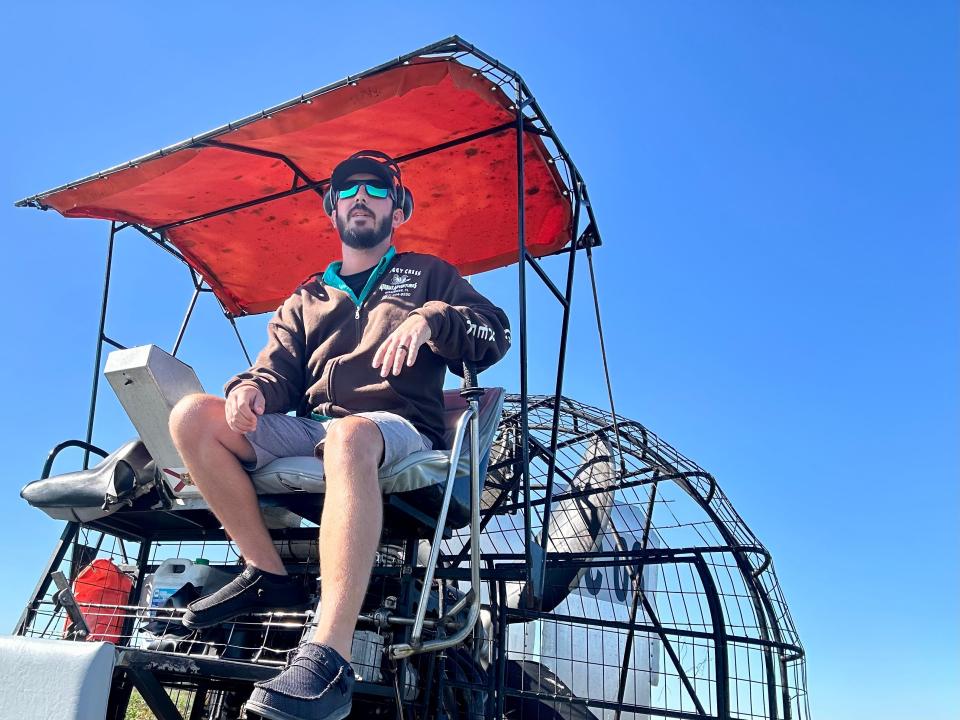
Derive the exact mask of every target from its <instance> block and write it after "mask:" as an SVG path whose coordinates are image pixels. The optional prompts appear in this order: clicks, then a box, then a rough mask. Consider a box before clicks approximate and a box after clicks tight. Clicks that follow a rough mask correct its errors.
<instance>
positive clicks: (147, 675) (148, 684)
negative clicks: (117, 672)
mask: <svg viewBox="0 0 960 720" xmlns="http://www.w3.org/2000/svg"><path fill="white" fill-rule="evenodd" d="M127 673H129V675H130V679H131V680H133V684H134V685H135V686H136V688H137V690H139V691H140V695H142V696H143V699H144V701H145V702H146V703H147V707H149V708H150V710H151V711H152V712H153V714H154V715H156V716H157V720H183V715H181V714H180V711H179V710H178V709H177V706H176V705H174V704H173V700H171V699H170V696H169V695H167V692H166V691H165V690H164V689H163V686H162V685H161V684H160V683H159V682H158V681H157V678H156V677H154V675H153V673H151V672H147V671H144V670H141V669H139V668H128V669H127Z"/></svg>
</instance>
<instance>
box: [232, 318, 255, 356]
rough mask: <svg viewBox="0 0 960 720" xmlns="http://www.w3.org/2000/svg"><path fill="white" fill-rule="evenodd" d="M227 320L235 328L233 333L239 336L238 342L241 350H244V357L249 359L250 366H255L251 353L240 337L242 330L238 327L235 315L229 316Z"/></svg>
mask: <svg viewBox="0 0 960 720" xmlns="http://www.w3.org/2000/svg"><path fill="white" fill-rule="evenodd" d="M227 320H229V321H230V325H231V327H233V332H234V333H236V335H237V340H239V341H240V349H241V350H243V356H244V357H245V358H246V359H247V364H248V365H253V361H252V360H251V359H250V353H248V352H247V346H246V345H245V344H244V342H243V338H242V337H241V336H240V329H239V328H238V327H237V321H236V319H235V318H234V317H233V315H227Z"/></svg>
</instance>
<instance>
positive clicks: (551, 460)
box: [535, 184, 580, 609]
mask: <svg viewBox="0 0 960 720" xmlns="http://www.w3.org/2000/svg"><path fill="white" fill-rule="evenodd" d="M578 185H579V184H578ZM573 197H574V209H573V225H572V226H571V228H572V232H571V234H570V236H571V242H575V241H574V239H573V238H575V237H576V235H577V231H578V230H579V224H580V188H579V187H578V186H577V187H574V194H573ZM576 261H577V252H576V248H574V249H573V251H572V252H571V253H570V257H569V258H568V261H567V281H566V287H565V288H564V289H565V294H564V296H563V299H560V296H559V295H557V297H558V299H560V302H561V305H562V306H563V319H562V320H561V322H560V348H559V351H558V353H557V354H558V357H557V380H556V384H555V388H554V395H553V420H552V423H551V426H550V453H549V455H548V457H547V481H546V488H545V489H544V503H543V521H542V527H543V529H542V530H541V531H540V544H541V546H542V548H543V552H544V561H543V562H542V563H541V564H540V567H539V568H538V573H539V577H538V578H537V580H536V582H535V586H536V587H538V588H543V586H544V583H545V582H546V574H547V560H546V558H547V557H548V556H549V553H550V505H551V502H552V501H553V478H554V475H555V474H556V470H557V443H558V440H559V434H560V398H561V396H562V395H563V378H564V371H565V369H566V361H567V337H568V332H569V329H570V309H571V306H572V304H573V278H574V270H575V269H576ZM551 289H552V290H553V291H554V293H555V294H557V291H556V288H554V287H553V286H552V284H551ZM541 597H542V595H541ZM537 609H541V608H540V607H539V606H538V607H537Z"/></svg>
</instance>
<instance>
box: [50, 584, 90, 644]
mask: <svg viewBox="0 0 960 720" xmlns="http://www.w3.org/2000/svg"><path fill="white" fill-rule="evenodd" d="M50 577H51V578H52V579H53V582H54V584H55V585H56V586H57V593H56V595H54V597H53V599H54V600H55V601H56V602H58V603H60V605H62V606H63V609H64V610H66V611H67V615H68V616H69V617H70V621H71V622H72V623H73V628H72V630H71V631H72V632H73V634H74V635H75V636H76V638H77V639H79V640H84V639H86V638H87V637H89V635H90V626H89V625H87V621H86V619H85V618H84V617H83V613H82V612H80V607H79V606H78V605H77V599H76V598H75V597H74V596H73V590H72V589H71V588H70V583H69V582H68V581H67V578H66V577H65V576H64V574H63V573H62V572H60V571H59V570H56V571H54V572H52V573H50Z"/></svg>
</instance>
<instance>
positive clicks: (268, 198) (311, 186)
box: [154, 120, 542, 242]
mask: <svg viewBox="0 0 960 720" xmlns="http://www.w3.org/2000/svg"><path fill="white" fill-rule="evenodd" d="M515 125H516V121H514V120H510V121H509V122H506V123H502V124H500V125H494V126H493V127H490V128H487V129H486V130H480V131H478V132H475V133H470V134H469V135H464V136H462V137H459V138H454V139H453V140H448V141H447V142H443V143H440V144H439V145H433V146H431V147H428V148H423V149H422V150H417V151H415V152H411V153H407V154H406V155H398V156H397V157H396V158H394V160H396V161H397V164H398V165H402V164H403V163H405V162H407V161H408V160H413V159H416V158H419V157H423V156H424V155H430V154H432V153H435V152H441V151H443V150H449V149H450V148H452V147H456V146H458V145H465V144H466V143H470V142H473V141H474V140H481V139H482V138H485V137H487V136H489V135H496V134H497V133H501V132H506V131H507V130H511V129H512V128H514V127H515ZM524 129H525V130H526V131H527V132H533V133H537V134H542V133H541V132H540V131H539V130H537V129H536V128H534V127H532V126H530V125H529V124H526V123H525V125H524ZM220 145H225V144H221V143H215V142H211V141H206V142H204V143H203V146H205V147H218V146H220ZM241 148H243V146H242V145H235V146H233V147H232V148H230V149H233V150H237V151H238V152H239V151H241ZM243 151H245V152H249V153H251V154H254V155H266V156H267V157H273V158H276V159H278V160H281V161H283V162H286V163H287V164H289V165H293V162H292V161H290V160H289V158H287V157H286V156H285V155H282V154H281V153H269V154H267V153H266V152H265V151H260V150H254V149H253V148H245V149H244V150H243ZM294 177H295V178H296V177H298V175H297V172H296V171H294ZM300 177H301V179H302V178H303V177H305V176H303V175H302V174H301V175H300ZM329 184H330V178H324V179H322V180H313V181H310V182H305V183H304V184H303V185H295V186H292V187H291V188H290V189H289V190H282V191H280V192H275V193H270V194H269V195H262V196H261V197H258V198H252V199H250V200H245V201H244V202H241V203H236V204H235V205H228V206H227V207H222V208H217V209H216V210H208V211H207V212H205V213H201V214H199V215H192V216H190V217H187V218H183V219H182V220H174V221H173V222H168V223H165V224H163V225H157V226H156V227H155V228H154V231H156V232H159V233H165V232H166V231H167V230H172V229H173V228H178V227H182V226H183V225H190V224H192V223H195V222H200V221H202V220H210V219H211V218H215V217H219V216H220V215H228V214H230V213H232V212H237V211H238V210H246V209H248V208H251V207H256V206H257V205H264V204H266V203H269V202H273V201H274V200H283V199H284V198H288V197H290V196H292V195H299V194H300V193H303V192H308V191H311V190H312V191H316V192H317V193H318V194H319V195H321V196H322V195H323V190H325V188H326V186H328V185H329ZM154 242H157V240H156V239H154Z"/></svg>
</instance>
